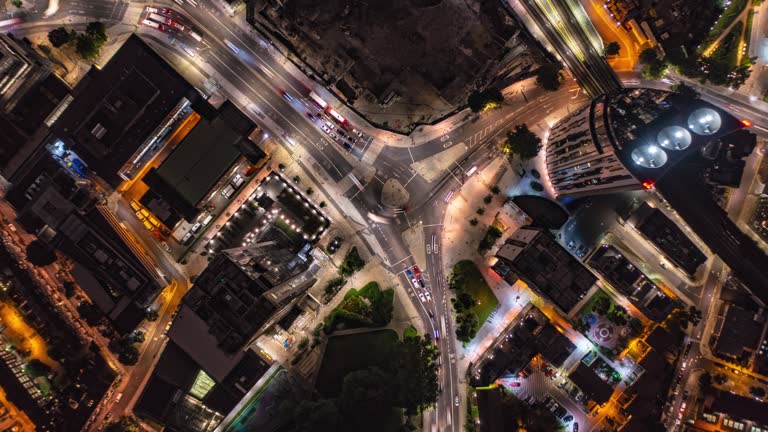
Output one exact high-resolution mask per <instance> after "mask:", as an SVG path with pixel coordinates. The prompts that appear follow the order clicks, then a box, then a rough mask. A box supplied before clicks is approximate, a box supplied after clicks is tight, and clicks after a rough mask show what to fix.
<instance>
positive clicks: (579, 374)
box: [568, 362, 613, 405]
mask: <svg viewBox="0 0 768 432" xmlns="http://www.w3.org/2000/svg"><path fill="white" fill-rule="evenodd" d="M568 378H569V379H570V380H571V381H573V383H574V384H576V386H577V387H578V388H579V389H581V391H582V392H584V394H586V395H587V397H588V398H589V399H590V400H592V401H594V402H595V403H597V404H598V405H602V404H604V403H606V402H608V399H610V398H611V395H612V394H613V387H611V386H610V385H609V384H608V383H606V382H605V381H603V380H602V379H601V378H600V377H599V376H597V374H596V373H595V371H593V370H592V369H591V368H590V367H589V366H587V365H585V364H584V363H581V362H579V366H578V367H577V368H576V369H574V370H573V372H571V373H570V375H568Z"/></svg>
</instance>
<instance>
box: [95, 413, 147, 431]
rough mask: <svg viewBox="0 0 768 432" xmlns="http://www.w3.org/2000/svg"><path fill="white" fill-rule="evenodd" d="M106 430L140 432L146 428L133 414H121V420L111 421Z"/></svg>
mask: <svg viewBox="0 0 768 432" xmlns="http://www.w3.org/2000/svg"><path fill="white" fill-rule="evenodd" d="M104 430H105V432H140V431H142V430H144V429H143V428H142V427H141V425H140V424H139V421H138V420H136V418H135V417H133V416H120V420H118V421H116V422H115V423H111V424H110V425H109V426H107V428H106V429H104Z"/></svg>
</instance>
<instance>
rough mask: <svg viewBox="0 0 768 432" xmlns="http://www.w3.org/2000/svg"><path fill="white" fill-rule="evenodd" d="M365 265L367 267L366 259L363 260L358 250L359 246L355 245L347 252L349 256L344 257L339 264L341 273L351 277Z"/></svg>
mask: <svg viewBox="0 0 768 432" xmlns="http://www.w3.org/2000/svg"><path fill="white" fill-rule="evenodd" d="M363 267H365V261H363V259H362V258H361V257H360V254H359V253H358V252H357V247H353V248H352V249H350V250H349V252H347V256H346V257H344V262H342V263H341V266H339V274H340V275H342V276H346V277H349V276H352V275H353V274H355V272H356V271H358V270H360V269H362V268H363Z"/></svg>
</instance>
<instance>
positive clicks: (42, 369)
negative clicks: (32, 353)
mask: <svg viewBox="0 0 768 432" xmlns="http://www.w3.org/2000/svg"><path fill="white" fill-rule="evenodd" d="M24 370H25V371H27V374H29V375H30V376H32V377H35V378H37V377H39V376H45V375H48V374H49V373H51V367H50V366H48V365H47V364H45V363H43V362H41V361H40V360H38V359H32V360H30V361H29V362H27V365H26V366H25V367H24Z"/></svg>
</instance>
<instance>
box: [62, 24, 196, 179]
mask: <svg viewBox="0 0 768 432" xmlns="http://www.w3.org/2000/svg"><path fill="white" fill-rule="evenodd" d="M71 94H72V96H73V97H74V100H72V102H71V103H70V104H69V107H68V108H67V109H66V110H65V111H64V112H63V113H62V114H61V116H60V117H59V118H58V120H57V121H56V122H55V123H54V124H53V126H52V130H53V132H54V134H55V135H56V136H57V137H58V138H60V139H61V140H63V141H64V142H65V144H67V145H68V146H72V147H73V148H74V149H75V150H76V151H77V152H78V153H79V154H81V156H82V157H83V158H84V160H85V162H86V164H87V165H88V166H89V167H90V168H91V169H92V170H94V171H95V172H96V173H97V174H98V175H99V177H101V178H102V179H104V180H105V181H106V182H107V183H108V184H109V185H111V186H112V187H116V186H117V185H118V184H120V182H121V181H122V178H121V177H120V176H119V174H118V172H119V171H120V169H121V168H122V166H123V165H124V164H125V163H126V162H128V161H129V159H131V156H133V155H134V154H135V153H136V152H137V151H138V150H139V149H140V148H141V147H142V146H143V145H144V144H145V143H146V141H147V140H148V138H150V137H151V136H152V135H153V132H155V131H156V130H157V129H162V128H163V125H162V124H161V123H163V120H164V119H166V118H167V117H168V116H169V115H172V114H173V113H174V111H176V110H177V109H179V107H180V104H181V103H182V101H183V100H186V101H188V102H192V103H193V104H194V103H195V102H202V103H205V102H204V101H202V96H200V94H199V93H198V92H197V90H195V88H194V87H193V86H192V85H191V84H189V83H188V82H187V81H186V80H185V79H184V78H182V77H181V75H179V74H178V72H176V70H174V68H173V67H171V65H169V64H168V63H166V62H165V60H163V59H162V58H161V57H160V56H159V55H158V54H157V53H156V52H155V51H154V50H152V49H151V48H150V47H149V46H148V45H147V44H146V43H144V42H143V41H142V40H141V38H139V36H137V35H135V34H132V35H131V36H130V37H129V38H128V39H127V40H126V41H125V43H124V44H123V45H122V46H121V47H120V49H119V50H118V51H117V52H116V53H115V55H114V56H113V57H112V58H111V59H110V61H109V62H108V63H107V64H106V65H104V67H103V68H99V67H96V66H94V67H93V68H92V69H91V70H90V71H89V72H88V73H87V74H86V75H85V77H83V79H82V80H81V81H80V82H79V83H78V85H77V86H76V87H75V88H74V89H73V91H72V93H71Z"/></svg>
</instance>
